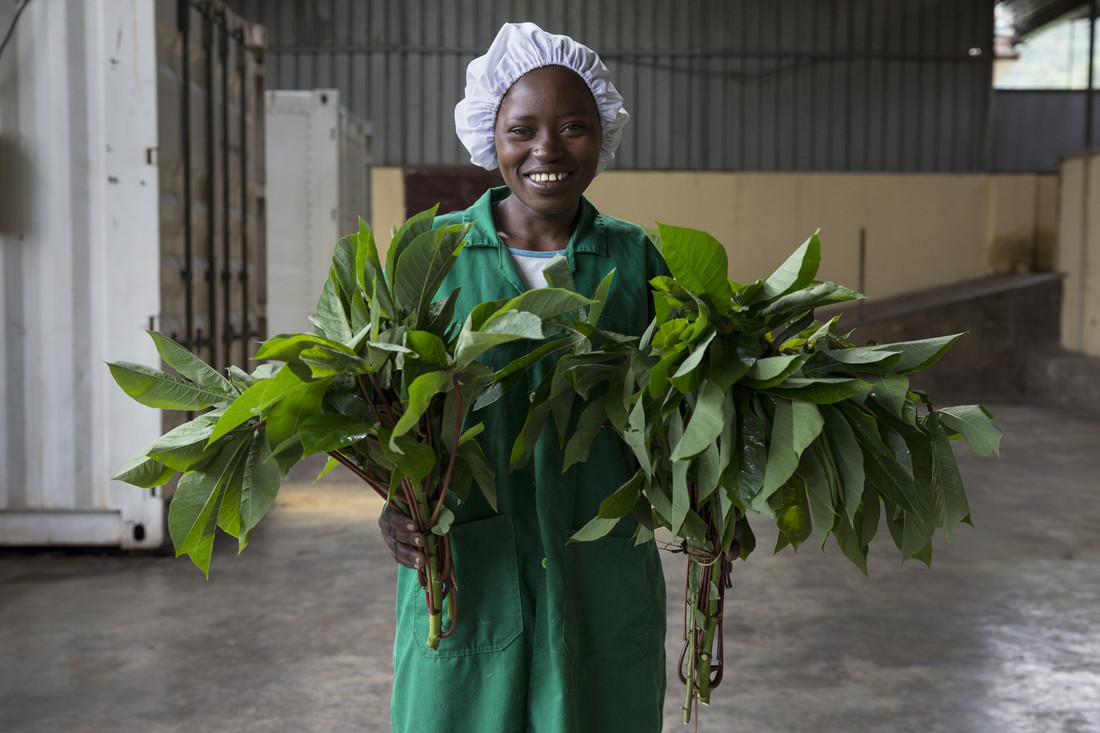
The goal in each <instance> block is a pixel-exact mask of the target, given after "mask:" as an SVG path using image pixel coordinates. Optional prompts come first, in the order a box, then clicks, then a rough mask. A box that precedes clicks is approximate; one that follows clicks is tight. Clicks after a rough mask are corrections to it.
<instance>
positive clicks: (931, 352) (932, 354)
mask: <svg viewBox="0 0 1100 733" xmlns="http://www.w3.org/2000/svg"><path fill="white" fill-rule="evenodd" d="M960 336H962V334H961V333H957V334H954V335H953V336H939V337H937V338H929V339H921V340H919V341H902V342H899V343H896V344H881V345H878V346H868V347H865V348H867V349H870V350H878V351H888V352H892V353H894V352H900V353H901V356H900V357H898V361H897V363H896V364H894V366H893V371H894V372H895V373H897V374H905V373H907V372H915V371H917V370H919V369H926V368H928V367H930V366H932V365H933V364H935V363H936V362H937V361H939V360H940V357H941V356H943V355H944V354H945V353H946V352H947V350H948V349H950V348H951V346H952V345H953V344H954V343H955V341H957V340H958V339H959V337H960Z"/></svg>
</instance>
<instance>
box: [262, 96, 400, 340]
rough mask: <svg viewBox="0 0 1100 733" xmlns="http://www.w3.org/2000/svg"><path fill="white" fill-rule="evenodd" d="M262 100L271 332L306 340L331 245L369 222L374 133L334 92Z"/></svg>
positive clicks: (268, 314) (323, 281) (268, 322)
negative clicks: (304, 335) (300, 334)
mask: <svg viewBox="0 0 1100 733" xmlns="http://www.w3.org/2000/svg"><path fill="white" fill-rule="evenodd" d="M265 98H266V120H265V126H266V131H265V135H266V140H267V153H266V170H267V184H266V194H267V224H266V228H267V265H266V267H267V293H268V300H267V331H268V334H269V335H274V334H278V333H297V332H309V331H312V330H313V326H312V324H310V322H309V316H310V315H311V314H312V313H313V312H314V310H315V309H316V306H317V297H318V295H320V293H321V288H322V287H323V286H324V284H325V279H326V278H327V277H328V270H329V264H330V263H331V261H332V248H333V245H335V244H336V240H338V239H339V238H340V237H342V236H345V235H348V234H352V233H354V232H357V231H358V230H359V217H362V218H363V219H366V220H368V221H369V220H370V208H369V207H370V188H369V186H370V183H369V181H370V152H369V151H370V127H369V126H368V125H367V123H365V122H363V121H360V120H358V119H356V118H355V117H353V116H352V115H351V114H350V113H349V112H348V111H347V110H346V109H345V108H344V107H342V106H340V94H339V92H338V91H337V90H335V89H315V90H311V91H289V90H268V91H267V92H266V94H265ZM383 241H388V240H383Z"/></svg>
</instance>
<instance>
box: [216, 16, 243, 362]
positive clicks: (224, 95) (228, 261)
mask: <svg viewBox="0 0 1100 733" xmlns="http://www.w3.org/2000/svg"><path fill="white" fill-rule="evenodd" d="M215 21H216V25H215V28H216V30H217V34H218V58H219V60H220V63H221V93H220V94H219V95H218V96H219V97H220V98H221V104H222V110H221V111H222V114H221V131H222V133H221V134H222V144H221V154H222V155H221V158H222V207H221V209H222V210H221V219H222V271H221V283H222V308H223V309H224V310H223V312H222V318H223V322H222V333H221V337H222V359H223V360H224V361H225V363H226V364H233V363H236V362H234V360H233V339H234V337H235V334H234V332H233V308H232V307H231V304H232V303H233V252H232V239H233V236H232V235H233V232H232V230H231V229H232V228H231V226H230V222H231V219H230V215H229V187H230V185H229V184H230V180H231V179H230V175H229V173H230V165H229V160H230V149H229V148H230V146H229V28H228V26H227V24H226V17H225V11H224V10H222V9H221V8H219V10H218V12H217V14H216V15H215ZM244 364H245V358H244V357H242V359H241V361H240V365H241V366H244Z"/></svg>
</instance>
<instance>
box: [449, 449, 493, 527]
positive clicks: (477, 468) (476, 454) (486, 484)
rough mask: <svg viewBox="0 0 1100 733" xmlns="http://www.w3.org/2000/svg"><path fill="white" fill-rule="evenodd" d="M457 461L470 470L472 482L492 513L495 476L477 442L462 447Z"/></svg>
mask: <svg viewBox="0 0 1100 733" xmlns="http://www.w3.org/2000/svg"><path fill="white" fill-rule="evenodd" d="M458 460H459V461H461V462H462V463H464V464H465V465H466V466H467V467H468V468H469V469H470V473H472V474H473V477H474V480H475V481H477V485H478V487H479V488H480V489H481V493H482V495H483V496H484V497H485V500H486V501H488V502H489V506H491V507H492V508H493V511H496V510H497V485H496V476H495V475H494V474H493V469H492V467H491V466H490V465H489V461H488V460H487V459H486V458H485V453H484V452H483V451H482V449H481V446H480V445H479V444H478V442H477V441H476V440H475V441H470V443H468V444H465V445H463V446H462V448H461V449H460V450H459V453H458Z"/></svg>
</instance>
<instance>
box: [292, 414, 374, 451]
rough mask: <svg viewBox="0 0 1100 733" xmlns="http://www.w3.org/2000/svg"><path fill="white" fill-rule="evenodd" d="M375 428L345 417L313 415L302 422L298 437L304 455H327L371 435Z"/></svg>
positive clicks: (338, 415)
mask: <svg viewBox="0 0 1100 733" xmlns="http://www.w3.org/2000/svg"><path fill="white" fill-rule="evenodd" d="M374 429H375V426H374V425H372V424H370V423H364V422H360V421H358V420H355V419H353V418H351V417H348V416H347V415H340V414H325V415H314V416H312V417H309V418H307V419H306V420H304V421H303V422H302V425H301V428H300V429H299V435H300V436H301V439H302V450H303V451H304V453H305V455H307V456H311V455H314V454H317V453H328V452H330V451H334V450H340V449H341V448H346V447H348V446H349V445H354V444H355V443H358V442H359V441H360V440H364V439H365V438H366V437H367V436H368V435H371V434H372V432H373V431H374Z"/></svg>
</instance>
